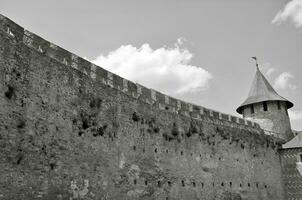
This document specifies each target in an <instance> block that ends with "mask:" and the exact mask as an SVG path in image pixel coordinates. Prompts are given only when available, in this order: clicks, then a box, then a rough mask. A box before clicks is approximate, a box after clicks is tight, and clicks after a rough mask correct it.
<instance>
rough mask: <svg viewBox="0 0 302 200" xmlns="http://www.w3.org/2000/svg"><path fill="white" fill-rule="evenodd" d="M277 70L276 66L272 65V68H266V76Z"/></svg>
mask: <svg viewBox="0 0 302 200" xmlns="http://www.w3.org/2000/svg"><path fill="white" fill-rule="evenodd" d="M275 71H276V69H275V68H273V67H270V68H268V69H267V70H266V72H265V75H266V76H271V75H272V74H273V73H274V72H275Z"/></svg>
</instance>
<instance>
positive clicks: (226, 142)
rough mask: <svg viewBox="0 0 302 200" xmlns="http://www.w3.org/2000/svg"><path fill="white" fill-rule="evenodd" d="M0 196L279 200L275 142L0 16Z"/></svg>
mask: <svg viewBox="0 0 302 200" xmlns="http://www.w3.org/2000/svg"><path fill="white" fill-rule="evenodd" d="M0 44H1V45H0V91H2V94H1V95H0V199H21V198H22V199H129V200H130V199H131V200H132V199H165V200H167V199H249V200H250V199H276V200H278V199H280V200H281V199H283V190H282V184H281V167H280V163H279V155H278V151H277V149H278V147H279V146H280V143H279V142H280V141H277V140H276V139H274V138H273V137H270V136H267V135H265V134H264V132H263V130H262V129H260V127H259V125H258V124H256V123H252V122H250V121H248V120H244V119H242V118H237V117H234V116H231V115H227V114H223V113H220V112H217V111H213V110H211V109H207V108H203V107H200V106H196V105H192V104H189V103H186V102H183V101H180V100H177V99H174V98H172V97H169V96H166V95H164V94H161V93H159V92H157V91H154V90H151V89H147V88H145V87H143V86H141V85H139V84H135V83H132V82H130V81H128V80H125V79H123V78H121V77H119V76H117V75H115V74H112V73H110V72H108V71H105V70H104V69H102V68H100V67H98V66H95V65H93V64H92V63H90V62H88V61H86V60H84V59H82V58H80V57H78V56H76V55H74V54H72V53H70V52H68V51H66V50H64V49H62V48H60V47H58V46H56V45H54V44H52V43H50V42H48V41H46V40H44V39H42V38H40V37H38V36H37V35H35V34H33V33H31V32H29V31H27V30H24V29H23V28H22V27H20V26H18V25H17V24H15V23H14V22H12V21H11V20H9V19H7V18H5V17H3V16H1V15H0Z"/></svg>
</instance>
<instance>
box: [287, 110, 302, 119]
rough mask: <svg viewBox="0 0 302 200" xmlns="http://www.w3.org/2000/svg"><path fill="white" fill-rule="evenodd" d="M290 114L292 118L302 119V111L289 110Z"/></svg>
mask: <svg viewBox="0 0 302 200" xmlns="http://www.w3.org/2000/svg"><path fill="white" fill-rule="evenodd" d="M288 114H289V117H290V119H291V120H294V121H298V120H302V111H301V110H300V111H297V110H288Z"/></svg>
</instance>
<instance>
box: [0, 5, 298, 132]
mask: <svg viewBox="0 0 302 200" xmlns="http://www.w3.org/2000/svg"><path fill="white" fill-rule="evenodd" d="M0 13H1V14H3V15H5V16H7V17H9V18H11V19H12V20H13V21H15V22H17V23H18V24H20V25H22V26H23V27H25V28H26V29H28V30H30V31H32V32H34V33H36V34H38V35H40V36H42V37H44V38H45V39H47V40H49V41H51V42H53V43H55V44H58V45H59V46H61V47H63V48H65V49H67V50H69V51H71V52H74V53H76V54H78V55H79V56H82V57H85V58H86V59H88V60H90V61H93V62H95V63H97V64H99V65H100V66H102V67H104V68H105V69H108V70H110V71H112V72H115V73H117V74H120V75H121V76H123V77H125V78H128V79H130V80H133V81H135V82H139V83H141V84H143V85H145V86H147V87H151V88H154V89H157V90H159V91H162V92H164V93H167V94H170V95H172V96H174V97H177V98H180V99H182V100H186V101H189V102H192V103H195V104H198V105H201V106H205V107H208V108H212V109H214V110H219V111H221V112H225V113H229V114H234V115H237V114H236V112H235V110H236V108H237V107H238V106H239V105H240V104H241V103H242V102H243V101H244V100H245V98H246V97H247V94H248V91H249V88H250V85H251V82H252V79H253V77H254V74H255V70H256V68H255V64H254V62H253V60H252V59H251V57H252V56H257V57H258V59H259V63H260V69H261V70H262V72H263V73H264V74H265V75H266V77H267V78H268V80H269V81H270V82H271V84H272V85H273V86H274V87H275V89H276V90H277V91H278V93H279V94H280V95H281V96H283V97H285V98H287V99H289V100H290V101H292V102H293V103H294V104H295V106H294V107H293V108H292V109H291V110H290V116H291V122H292V127H293V128H294V129H298V130H302V94H301V89H302V79H301V78H300V77H301V74H302V66H301V64H302V40H301V39H302V0H292V1H286V0H265V1H263V0H253V1H251V0H228V1H225V0H148V1H147V0H107V1H105V0H86V1H79V0H51V1H50V0H48V1H46V0H45V1H41V0H26V1H17V0H0Z"/></svg>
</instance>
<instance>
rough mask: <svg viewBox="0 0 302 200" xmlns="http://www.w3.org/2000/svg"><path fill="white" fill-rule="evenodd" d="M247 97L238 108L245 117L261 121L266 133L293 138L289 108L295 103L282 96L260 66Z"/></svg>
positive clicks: (287, 138)
mask: <svg viewBox="0 0 302 200" xmlns="http://www.w3.org/2000/svg"><path fill="white" fill-rule="evenodd" d="M256 65H257V71H256V75H255V78H254V80H253V83H252V86H251V89H250V92H249V94H248V97H247V99H246V100H245V101H244V102H243V103H242V104H241V105H240V106H239V107H238V108H237V110H236V111H237V112H238V113H239V114H242V115H243V117H244V118H246V119H249V120H251V121H254V122H257V123H259V125H260V126H261V128H262V129H264V130H265V132H266V134H269V135H274V136H275V137H278V138H281V139H284V140H286V141H288V140H290V139H292V138H293V133H292V131H291V125H290V120H289V117H288V112H287V110H288V109H289V108H291V107H293V105H294V104H293V103H292V102H290V101H288V100H287V99H285V98H283V97H281V96H280V95H279V94H278V93H277V92H276V91H275V90H274V88H273V87H272V86H271V84H270V83H269V82H268V81H267V79H266V78H265V77H264V75H263V74H262V73H261V71H260V70H259V68H258V64H256Z"/></svg>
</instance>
